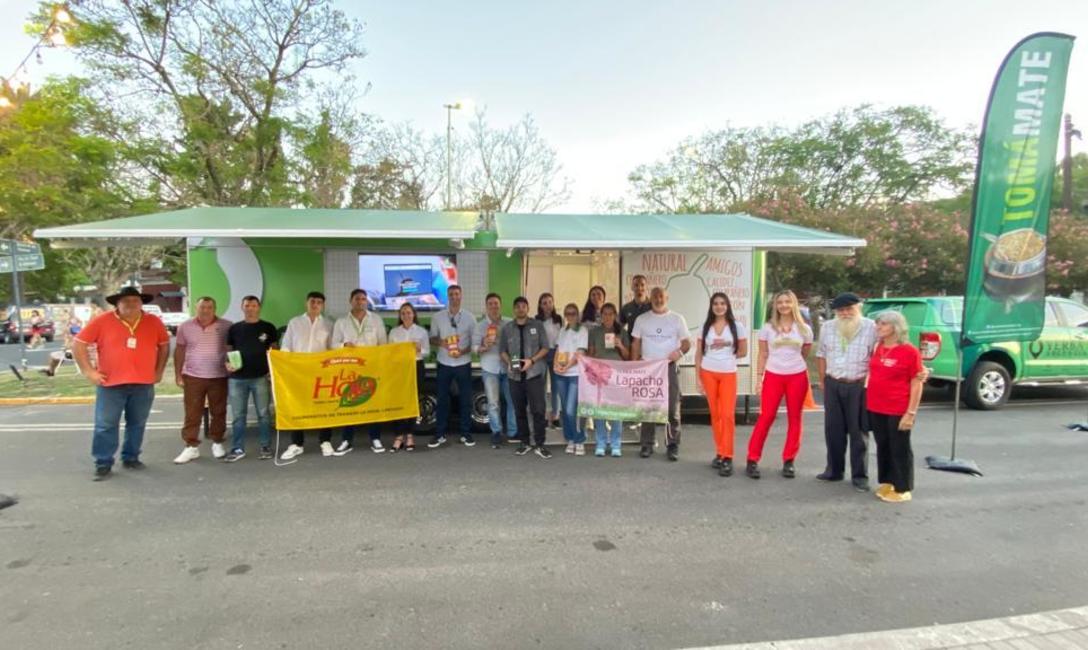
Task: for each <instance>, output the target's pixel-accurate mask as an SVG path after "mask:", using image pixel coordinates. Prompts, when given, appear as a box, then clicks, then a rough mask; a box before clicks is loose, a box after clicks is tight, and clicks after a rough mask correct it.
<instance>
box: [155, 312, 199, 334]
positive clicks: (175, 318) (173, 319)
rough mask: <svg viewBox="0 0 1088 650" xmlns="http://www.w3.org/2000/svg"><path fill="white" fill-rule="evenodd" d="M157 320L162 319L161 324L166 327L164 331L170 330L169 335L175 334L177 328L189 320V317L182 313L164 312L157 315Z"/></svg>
mask: <svg viewBox="0 0 1088 650" xmlns="http://www.w3.org/2000/svg"><path fill="white" fill-rule="evenodd" d="M159 318H160V319H162V324H163V325H165V326H166V329H168V330H170V333H171V334H177V333H178V327H180V326H181V324H182V323H184V322H185V321H187V320H189V319H190V318H191V316H189V314H188V313H186V312H183V311H164V312H162V313H161V314H159Z"/></svg>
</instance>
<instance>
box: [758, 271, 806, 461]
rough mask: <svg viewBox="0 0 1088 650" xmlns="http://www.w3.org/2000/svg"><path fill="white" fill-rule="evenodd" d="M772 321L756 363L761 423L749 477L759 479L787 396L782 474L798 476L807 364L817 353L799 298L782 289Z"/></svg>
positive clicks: (764, 329) (761, 340) (763, 334)
mask: <svg viewBox="0 0 1088 650" xmlns="http://www.w3.org/2000/svg"><path fill="white" fill-rule="evenodd" d="M771 304H772V305H773V307H772V309H773V311H772V313H771V318H770V320H768V321H767V323H766V324H764V325H763V327H762V328H760V330H759V358H758V359H757V361H756V386H758V387H759V388H758V390H759V391H760V402H759V419H758V420H757V421H756V426H755V428H754V429H752V437H751V439H750V440H749V441H748V465H747V468H746V470H745V472H746V473H747V474H748V476H749V477H750V478H759V459H760V457H761V456H762V455H763V444H764V443H765V442H767V434H768V433H770V431H771V425H773V424H774V420H775V416H776V415H778V406H779V404H781V403H782V398H783V396H784V397H785V398H786V416H787V417H786V420H787V427H786V445H785V447H783V449H782V476H785V477H786V478H793V477H794V476H796V475H797V470H796V469H795V468H794V464H793V463H794V459H795V458H796V457H797V453H798V452H799V451H800V450H801V415H802V409H803V408H804V404H805V395H806V394H807V393H808V365H807V364H806V363H805V358H806V357H807V356H808V353H809V350H811V349H812V330H811V329H809V327H808V325H806V324H805V321H804V320H803V319H802V318H801V308H800V305H799V304H798V303H797V296H795V295H794V293H793V292H792V291H788V290H787V291H779V292H778V293H776V294H774V298H773V299H772V300H771Z"/></svg>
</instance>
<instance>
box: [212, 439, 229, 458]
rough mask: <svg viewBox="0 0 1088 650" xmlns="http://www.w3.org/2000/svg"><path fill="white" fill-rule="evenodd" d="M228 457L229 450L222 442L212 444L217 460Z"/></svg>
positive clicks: (213, 453)
mask: <svg viewBox="0 0 1088 650" xmlns="http://www.w3.org/2000/svg"><path fill="white" fill-rule="evenodd" d="M226 455H227V448H226V447H224V446H223V443H221V442H213V443H212V456H215V457H216V458H222V457H223V456H226Z"/></svg>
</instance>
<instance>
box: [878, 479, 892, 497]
mask: <svg viewBox="0 0 1088 650" xmlns="http://www.w3.org/2000/svg"><path fill="white" fill-rule="evenodd" d="M893 489H895V488H894V487H893V486H892V484H891V483H881V484H880V485H878V486H877V487H876V490H875V492H876V496H877V498H879V497H880V495H881V494H885V493H887V492H890V491H892V490H893Z"/></svg>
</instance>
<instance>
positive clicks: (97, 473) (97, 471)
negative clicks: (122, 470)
mask: <svg viewBox="0 0 1088 650" xmlns="http://www.w3.org/2000/svg"><path fill="white" fill-rule="evenodd" d="M111 474H113V470H112V469H111V468H110V466H109V465H99V466H98V467H96V468H94V476H93V477H91V480H92V481H94V482H96V483H97V482H98V481H105V480H106V479H108V478H109V477H110V475H111Z"/></svg>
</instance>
